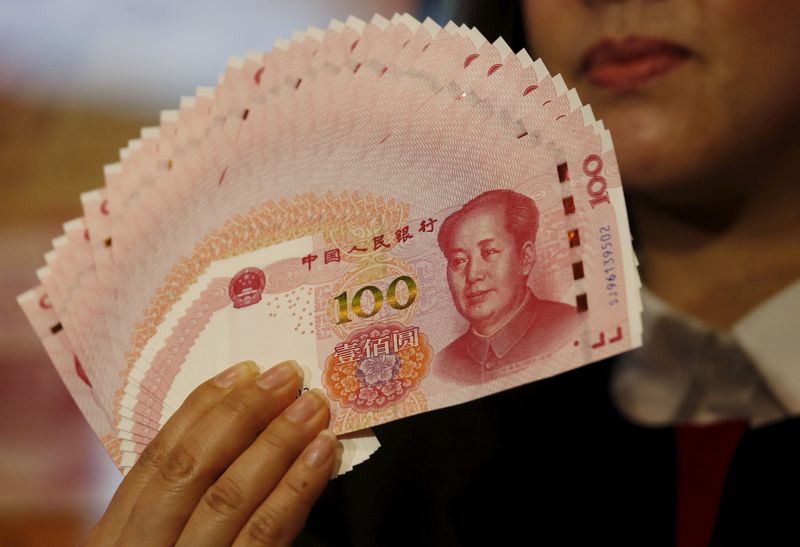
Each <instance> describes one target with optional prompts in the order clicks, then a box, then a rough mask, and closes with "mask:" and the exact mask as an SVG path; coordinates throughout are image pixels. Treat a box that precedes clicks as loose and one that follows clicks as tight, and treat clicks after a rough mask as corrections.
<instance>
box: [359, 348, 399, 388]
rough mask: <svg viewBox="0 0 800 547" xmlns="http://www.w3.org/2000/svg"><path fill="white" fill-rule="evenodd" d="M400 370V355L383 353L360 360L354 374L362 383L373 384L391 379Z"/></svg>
mask: <svg viewBox="0 0 800 547" xmlns="http://www.w3.org/2000/svg"><path fill="white" fill-rule="evenodd" d="M399 371H400V356H399V355H397V354H396V353H383V354H381V355H376V356H374V357H368V358H367V359H364V360H363V361H361V363H360V364H359V365H358V368H357V369H356V376H358V379H359V381H360V382H361V383H362V384H367V385H370V386H374V385H375V384H384V383H386V382H388V381H389V380H392V379H393V378H394V377H395V376H397V373H398V372H399Z"/></svg>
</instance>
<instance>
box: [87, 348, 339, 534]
mask: <svg viewBox="0 0 800 547" xmlns="http://www.w3.org/2000/svg"><path fill="white" fill-rule="evenodd" d="M301 388H302V372H301V370H300V367H298V366H297V364H296V363H294V362H293V361H288V362H286V363H282V364H280V365H278V366H276V367H274V368H272V369H270V370H268V371H267V372H265V373H264V374H261V375H259V370H258V367H257V366H256V365H255V363H252V362H249V361H248V362H244V363H239V364H238V365H235V366H234V367H231V368H230V369H228V370H226V371H224V372H222V373H220V374H219V375H218V376H216V377H215V378H213V379H211V380H209V381H207V382H205V383H203V384H202V385H200V386H199V387H198V388H197V389H195V390H194V391H193V392H192V393H191V395H189V397H188V398H187V399H186V401H185V402H184V403H183V405H181V407H180V408H179V409H178V410H177V412H175V414H174V415H173V416H172V417H171V418H170V419H169V421H168V422H167V423H166V425H164V427H163V428H162V429H161V431H160V432H159V433H158V435H156V437H155V438H154V439H153V440H152V441H151V442H150V444H149V445H148V446H147V448H146V449H145V450H144V452H143V453H142V455H141V456H140V458H139V460H138V461H137V462H136V465H134V466H133V468H132V469H131V470H130V472H129V473H128V475H127V476H126V477H125V479H124V480H123V481H122V484H121V485H120V487H119V489H118V490H117V492H116V494H115V495H114V497H113V499H112V500H111V503H110V504H109V506H108V509H107V510H106V513H105V514H104V515H103V517H102V518H101V519H100V522H99V523H98V524H97V526H95V528H94V529H93V530H92V532H91V533H90V535H89V538H88V541H87V545H89V546H91V547H94V546H104V547H105V546H107V545H118V546H127V545H178V546H184V545H191V546H192V547H201V546H205V545H208V546H212V545H214V546H216V545H231V544H232V545H234V546H244V545H287V544H290V543H291V541H292V540H293V539H294V537H295V536H296V535H297V534H298V533H299V532H300V530H301V528H302V527H303V524H304V523H305V520H306V518H307V516H308V512H309V511H310V509H311V506H312V505H313V503H314V502H315V501H316V500H317V498H318V497H319V495H320V494H321V493H322V491H323V490H324V488H325V485H326V484H327V482H328V479H329V478H330V476H331V472H332V468H333V465H334V460H335V453H336V438H335V437H334V435H333V433H331V432H330V431H327V430H323V429H324V428H325V427H326V426H327V424H328V420H329V409H328V404H327V399H326V398H325V397H324V396H323V395H321V394H319V393H315V392H314V391H313V390H312V391H309V392H307V393H305V394H303V395H302V396H301V397H299V398H297V393H298V390H299V389H301ZM296 398H297V400H295V399H296Z"/></svg>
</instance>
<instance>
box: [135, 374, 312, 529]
mask: <svg viewBox="0 0 800 547" xmlns="http://www.w3.org/2000/svg"><path fill="white" fill-rule="evenodd" d="M301 382H302V379H301V372H300V367H298V366H297V364H296V363H294V362H286V363H283V364H281V365H279V366H277V367H274V368H272V369H270V370H269V371H267V372H266V373H264V374H263V375H261V376H259V377H258V378H257V380H256V381H254V382H247V383H245V384H244V385H241V386H239V387H237V388H236V389H234V390H233V391H231V392H230V393H229V394H228V395H226V396H225V397H223V398H222V400H220V402H219V403H218V404H217V405H215V406H214V407H213V408H212V409H211V410H209V411H208V412H207V413H206V415H205V416H203V418H201V419H200V420H199V421H198V422H197V423H196V424H195V425H194V426H193V427H192V428H191V429H190V430H189V431H188V432H187V433H186V434H185V435H184V436H183V437H182V438H181V439H180V440H179V441H178V444H177V445H176V446H175V447H174V448H173V449H172V451H171V452H170V453H169V454H168V455H167V456H166V457H164V459H163V461H162V462H161V465H160V466H159V468H158V470H157V471H156V472H155V473H154V474H153V476H152V477H151V479H150V482H148V483H147V486H146V487H145V488H144V490H143V491H142V494H141V495H140V496H139V500H138V501H137V503H136V505H135V506H134V508H133V513H132V514H131V517H130V519H129V520H128V522H127V523H126V525H125V527H124V528H123V530H122V535H121V538H120V545H172V544H174V543H175V541H176V540H177V539H178V537H179V536H180V532H181V530H183V527H184V525H185V524H186V521H187V520H188V519H189V516H190V515H191V514H192V511H193V510H194V508H195V507H196V506H197V503H198V502H199V501H200V498H201V497H202V496H203V493H204V492H205V491H206V489H208V487H209V486H210V485H211V484H212V483H213V482H214V481H215V480H216V478H217V477H218V476H219V475H220V474H221V473H222V472H223V471H224V470H225V469H226V468H227V467H228V466H229V465H230V464H231V463H232V462H233V461H234V460H235V459H236V458H237V457H238V456H239V455H240V454H241V453H242V452H243V451H244V450H245V449H246V448H247V447H248V446H249V445H250V443H251V442H252V441H253V439H254V438H255V436H256V435H257V434H258V433H260V432H261V431H262V430H263V429H264V428H265V427H266V426H267V425H268V424H269V423H270V422H271V421H272V420H273V419H274V418H275V417H276V416H278V415H279V414H280V413H281V411H283V409H285V408H286V407H287V406H289V404H290V403H291V402H292V401H293V400H294V399H295V398H296V396H297V390H298V388H299V387H300V385H301Z"/></svg>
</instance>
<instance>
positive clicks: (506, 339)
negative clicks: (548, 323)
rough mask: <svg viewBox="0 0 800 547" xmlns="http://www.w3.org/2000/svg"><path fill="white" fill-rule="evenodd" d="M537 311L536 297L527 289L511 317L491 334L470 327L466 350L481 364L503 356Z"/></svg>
mask: <svg viewBox="0 0 800 547" xmlns="http://www.w3.org/2000/svg"><path fill="white" fill-rule="evenodd" d="M537 313H538V309H537V306H536V298H535V297H534V296H533V294H532V293H531V292H530V290H529V291H528V294H527V295H526V296H525V300H524V302H523V303H522V304H521V305H520V307H519V309H518V310H517V311H516V312H515V313H514V315H513V317H512V318H511V319H510V320H509V321H508V323H506V324H505V325H504V326H503V327H502V328H501V329H500V330H499V331H497V332H496V333H494V334H493V335H491V336H481V335H479V334H477V333H476V332H475V331H473V330H472V329H470V330H469V331H468V334H467V337H468V338H467V352H468V353H469V354H470V356H471V357H472V358H473V359H475V361H477V362H478V363H480V364H481V365H483V364H485V363H486V361H487V360H489V359H491V358H497V359H501V358H503V357H505V355H506V354H507V353H508V352H509V351H511V349H512V348H513V347H514V346H515V345H516V344H517V342H519V341H520V340H521V339H522V337H523V336H525V333H526V332H528V327H529V326H530V324H531V323H532V322H533V320H534V319H535V318H536V315H537ZM490 349H491V350H492V352H491V353H490V352H489V350H490Z"/></svg>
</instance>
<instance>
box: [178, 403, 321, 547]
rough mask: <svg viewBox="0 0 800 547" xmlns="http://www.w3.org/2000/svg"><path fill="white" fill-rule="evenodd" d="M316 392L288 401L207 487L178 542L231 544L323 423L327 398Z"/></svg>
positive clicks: (199, 544) (195, 546) (212, 544)
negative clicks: (250, 443)
mask: <svg viewBox="0 0 800 547" xmlns="http://www.w3.org/2000/svg"><path fill="white" fill-rule="evenodd" d="M315 391H316V390H315ZM315 391H311V392H308V393H306V394H305V395H303V396H302V397H300V398H298V399H297V400H296V401H295V402H294V403H292V405H291V406H290V407H289V408H287V409H286V411H285V412H283V413H282V414H281V415H280V416H279V417H278V418H276V419H275V421H274V422H272V423H271V424H270V425H269V426H268V427H267V428H266V429H265V430H264V431H263V432H262V433H261V434H260V435H259V436H258V437H257V438H256V440H255V441H254V442H253V444H252V445H250V447H249V448H247V450H245V452H244V453H243V454H242V455H241V456H239V458H238V459H237V460H236V461H235V462H234V463H233V464H232V465H231V466H230V467H229V468H228V469H227V470H226V471H225V472H224V473H223V474H222V476H221V477H220V478H219V479H218V480H217V481H216V483H214V484H213V485H212V486H211V487H210V488H209V489H208V491H206V493H205V495H204V496H203V498H202V499H201V500H200V503H199V504H198V506H197V508H196V509H195V510H194V513H192V516H191V518H190V519H189V522H188V523H187V524H186V527H185V528H184V530H183V532H182V534H181V537H180V539H179V540H178V546H192V547H202V546H205V545H208V546H215V545H230V544H231V543H232V542H233V540H234V539H236V536H237V535H238V534H239V531H240V530H241V529H242V527H243V526H244V525H245V523H246V522H247V519H248V518H249V517H250V515H251V514H252V513H253V511H254V510H255V509H256V508H257V507H258V506H259V505H260V504H261V503H262V502H263V501H264V500H265V499H266V498H267V496H268V495H269V494H270V493H271V492H272V491H273V489H274V488H275V487H276V486H277V485H278V483H279V482H280V480H281V479H282V478H283V476H284V474H285V473H286V471H287V470H288V469H289V468H290V467H291V465H292V464H293V463H294V461H295V460H296V459H297V456H298V455H299V454H300V453H301V452H302V451H303V449H304V448H305V447H306V446H308V444H309V443H310V442H311V441H313V440H314V438H315V437H316V436H317V434H318V433H319V432H320V431H322V429H323V428H324V427H325V426H326V425H327V424H328V420H329V417H330V414H329V411H328V400H327V398H326V397H325V396H324V395H321V394H319V393H316V392H315Z"/></svg>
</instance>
